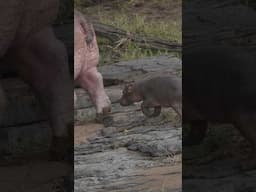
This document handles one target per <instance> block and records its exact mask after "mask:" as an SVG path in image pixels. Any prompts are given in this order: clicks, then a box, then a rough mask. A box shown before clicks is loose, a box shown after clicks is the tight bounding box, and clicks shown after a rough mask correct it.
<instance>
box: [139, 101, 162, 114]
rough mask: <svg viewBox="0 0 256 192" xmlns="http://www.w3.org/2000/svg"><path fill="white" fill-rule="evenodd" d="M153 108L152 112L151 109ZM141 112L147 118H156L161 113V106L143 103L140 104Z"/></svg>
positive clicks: (148, 102)
mask: <svg viewBox="0 0 256 192" xmlns="http://www.w3.org/2000/svg"><path fill="white" fill-rule="evenodd" d="M152 108H153V112H152V110H151V109H152ZM141 110H142V113H143V114H144V115H146V116H147V117H157V116H159V115H160V113H161V106H154V105H153V102H151V100H146V101H143V102H142V104H141Z"/></svg>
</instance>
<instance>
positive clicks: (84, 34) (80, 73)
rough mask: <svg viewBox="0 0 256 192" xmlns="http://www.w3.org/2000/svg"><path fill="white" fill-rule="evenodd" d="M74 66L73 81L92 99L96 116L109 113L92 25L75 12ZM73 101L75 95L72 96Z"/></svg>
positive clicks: (108, 101) (109, 105)
mask: <svg viewBox="0 0 256 192" xmlns="http://www.w3.org/2000/svg"><path fill="white" fill-rule="evenodd" d="M74 19H75V21H74V22H75V25H74V26H75V51H74V52H75V64H74V79H75V81H77V82H78V83H79V84H80V86H81V87H82V88H84V89H86V90H87V91H88V93H89V95H90V98H91V99H92V101H93V103H94V105H95V107H96V112H97V115H106V114H108V113H109V112H110V109H111V104H110V100H109V97H108V96H107V94H106V92H105V90H104V85H103V78H102V75H101V74H100V73H99V72H98V70H97V68H96V66H97V64H98V62H99V49H98V45H97V40H96V36H95V32H94V29H93V26H92V24H90V22H89V21H88V20H86V18H85V17H84V16H83V15H82V14H81V13H80V12H78V11H77V10H75V15H74ZM74 100H76V95H75V94H74Z"/></svg>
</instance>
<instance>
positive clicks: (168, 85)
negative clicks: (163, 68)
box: [120, 76, 182, 119]
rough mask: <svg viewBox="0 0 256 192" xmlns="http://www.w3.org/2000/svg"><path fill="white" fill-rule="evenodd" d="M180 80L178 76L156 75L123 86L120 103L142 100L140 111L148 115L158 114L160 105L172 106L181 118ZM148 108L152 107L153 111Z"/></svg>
mask: <svg viewBox="0 0 256 192" xmlns="http://www.w3.org/2000/svg"><path fill="white" fill-rule="evenodd" d="M181 100H182V82H181V79H180V78H178V77H173V76H157V77H153V78H148V79H144V80H141V81H138V82H136V83H133V84H128V85H126V86H125V87H124V90H123V95H122V97H121V99H120V105H122V106H128V105H131V104H133V103H134V102H140V101H143V102H142V104H141V109H142V112H143V113H144V114H145V115H146V116H148V117H154V116H158V115H159V114H160V112H161V107H172V108H173V109H174V110H175V111H176V112H177V114H178V115H179V117H180V119H181V110H182V109H181V105H182V104H181ZM150 108H154V111H153V113H152V112H150Z"/></svg>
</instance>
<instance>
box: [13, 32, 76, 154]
mask: <svg viewBox="0 0 256 192" xmlns="http://www.w3.org/2000/svg"><path fill="white" fill-rule="evenodd" d="M17 52H18V53H17V55H18V58H19V60H18V61H19V62H20V63H19V65H18V69H19V72H20V75H21V76H22V77H23V78H24V80H25V81H26V82H28V83H29V84H30V85H31V87H32V89H33V90H34V91H35V93H36V96H38V98H39V100H40V101H41V104H42V106H43V107H44V109H45V111H46V112H47V114H48V116H49V120H50V125H51V127H52V129H53V136H54V139H53V143H52V146H54V148H56V150H57V151H58V152H57V153H59V152H61V153H62V151H63V150H65V151H67V147H73V143H69V142H70V141H72V138H73V136H72V133H73V86H72V80H71V79H72V78H71V77H70V73H69V68H68V58H67V51H66V49H65V47H64V45H63V44H62V42H60V41H59V40H57V39H56V37H55V35H54V33H53V31H52V29H51V28H46V29H45V30H42V31H41V32H39V33H37V34H35V35H34V36H32V37H31V38H30V39H29V41H28V42H27V43H26V44H24V46H23V47H22V48H21V49H19V50H18V51H17ZM68 129H70V132H69V130H68ZM69 134H71V135H69ZM69 136H71V138H70V137H69ZM67 144H69V145H67ZM64 145H65V146H64ZM60 146H61V147H60ZM59 147H60V149H59ZM60 158H62V157H60Z"/></svg>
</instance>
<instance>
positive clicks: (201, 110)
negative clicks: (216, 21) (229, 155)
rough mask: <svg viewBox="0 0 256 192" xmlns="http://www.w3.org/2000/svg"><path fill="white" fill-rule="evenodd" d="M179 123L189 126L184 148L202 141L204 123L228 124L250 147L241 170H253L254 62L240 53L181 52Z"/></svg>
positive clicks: (255, 150)
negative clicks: (189, 130)
mask: <svg viewBox="0 0 256 192" xmlns="http://www.w3.org/2000/svg"><path fill="white" fill-rule="evenodd" d="M183 54H185V57H184V58H183V63H186V65H185V66H184V67H183V82H184V83H183V122H184V123H190V124H191V132H190V135H189V137H188V141H187V143H185V144H187V145H192V144H198V143H200V142H201V140H202V139H203V138H204V136H205V133H206V129H207V122H213V123H231V124H233V125H234V126H235V127H236V128H238V129H239V130H240V132H241V134H242V135H243V136H244V137H245V138H246V139H247V141H249V143H250V144H251V146H252V150H253V151H252V157H251V158H250V160H249V161H246V162H245V164H243V165H242V168H243V169H250V168H255V167H256V127H255V125H256V102H255V98H256V87H255V80H256V79H255V74H256V68H255V58H252V57H251V56H250V55H248V54H247V53H246V52H244V51H243V50H241V49H234V48H229V47H224V48H222V47H215V48H208V49H203V50H194V51H191V52H189V51H188V50H186V49H184V50H183Z"/></svg>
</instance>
